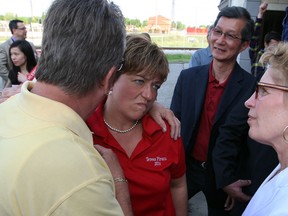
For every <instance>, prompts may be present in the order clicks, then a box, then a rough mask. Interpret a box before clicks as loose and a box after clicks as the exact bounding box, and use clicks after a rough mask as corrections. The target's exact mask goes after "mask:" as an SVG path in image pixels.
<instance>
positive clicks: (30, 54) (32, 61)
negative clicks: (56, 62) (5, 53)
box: [9, 40, 37, 84]
mask: <svg viewBox="0 0 288 216" xmlns="http://www.w3.org/2000/svg"><path fill="white" fill-rule="evenodd" d="M14 47H18V48H19V50H20V51H21V52H23V53H24V55H25V57H26V69H27V71H29V72H30V71H31V70H32V69H33V68H34V67H35V66H36V64H37V62H36V58H35V54H34V51H33V49H32V47H31V45H30V43H29V42H28V41H26V40H17V41H14V42H13V43H12V44H11V46H10V48H9V56H10V59H11V49H12V48H14ZM11 61H12V59H11ZM18 72H20V67H18V66H16V65H14V63H13V68H12V70H11V71H10V72H9V79H10V80H11V82H12V84H19V82H18V79H17V75H18Z"/></svg>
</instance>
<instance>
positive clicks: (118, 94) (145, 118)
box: [87, 35, 187, 216]
mask: <svg viewBox="0 0 288 216" xmlns="http://www.w3.org/2000/svg"><path fill="white" fill-rule="evenodd" d="M168 71H169V67H168V62H167V59H166V57H165V54H164V53H163V51H162V50H161V49H160V48H159V47H158V46H157V45H156V44H154V43H152V42H151V41H150V40H149V39H148V38H145V37H144V36H143V35H132V36H131V35H130V36H129V37H127V48H126V51H125V54H124V61H123V62H122V64H121V67H120V68H119V69H118V71H117V72H116V76H115V79H114V84H113V87H112V88H111V91H110V92H109V93H108V96H107V98H106V99H105V101H104V102H103V103H102V105H100V106H99V107H98V108H97V110H96V111H95V112H94V114H93V115H92V116H91V117H90V118H89V119H88V121H87V124H88V126H89V127H90V129H91V130H92V131H93V132H94V134H93V139H94V143H95V144H100V145H101V146H104V147H106V148H110V149H112V150H113V151H114V153H116V155H117V157H118V159H119V161H120V164H121V165H122V168H123V171H124V175H125V178H126V179H127V182H126V179H115V184H126V183H128V186H129V190H130V197H131V202H132V208H133V211H134V215H136V216H137V215H138V216H140V215H141V216H146V215H147V216H151V215H153V216H160V215H161V216H162V215H163V216H164V215H165V216H170V215H171V216H173V215H179V216H185V215H187V188H186V177H185V171H186V167H185V156H184V149H183V144H182V141H181V139H180V138H179V139H177V140H173V139H172V138H171V137H170V135H169V133H163V132H162V129H161V127H160V126H159V125H158V124H157V123H156V122H155V121H154V120H153V119H152V118H151V116H150V115H149V114H148V113H147V111H148V110H149V109H150V108H151V106H152V104H153V102H154V101H155V100H156V97H157V91H158V89H159V88H160V86H161V84H162V83H163V82H164V81H165V80H166V78H167V75H168ZM167 128H168V129H169V130H170V128H169V125H168V124H167Z"/></svg>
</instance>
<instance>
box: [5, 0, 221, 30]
mask: <svg viewBox="0 0 288 216" xmlns="http://www.w3.org/2000/svg"><path fill="white" fill-rule="evenodd" d="M52 1H53V0H0V14H5V13H7V12H12V13H15V14H17V15H18V16H22V15H23V16H31V14H32V15H34V16H40V15H41V14H42V13H43V12H46V11H47V9H48V7H49V5H50V4H51V2H52ZM114 2H115V3H116V4H117V5H119V6H120V8H121V10H122V12H123V14H124V16H125V17H127V18H130V19H135V18H137V19H140V20H141V21H143V20H146V19H148V18H149V17H151V16H155V15H156V14H159V15H162V16H165V17H167V18H169V19H172V20H175V21H180V22H182V23H184V24H185V25H187V26H188V25H189V26H199V25H210V24H212V23H213V22H214V20H215V18H216V16H217V14H218V12H219V10H218V7H217V6H218V5H219V3H220V0H174V10H172V4H173V3H172V2H173V0H114ZM31 5H32V6H31ZM31 9H32V10H31ZM31 11H32V12H31ZM173 11H174V12H173Z"/></svg>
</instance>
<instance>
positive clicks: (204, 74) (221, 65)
mask: <svg viewBox="0 0 288 216" xmlns="http://www.w3.org/2000/svg"><path fill="white" fill-rule="evenodd" d="M253 29H254V22H253V20H252V19H251V16H250V14H249V12H248V11H247V10H246V9H245V8H243V7H226V8H224V9H223V10H221V11H220V12H219V14H218V16H217V18H216V21H215V22H214V28H213V29H212V32H211V36H210V47H211V52H212V55H213V60H212V62H211V63H210V64H207V65H203V66H198V67H192V68H188V69H186V70H183V71H182V72H181V74H180V76H179V78H178V81H177V83H176V86H175V90H174V94H173V97H172V102H171V109H172V111H173V112H174V113H175V115H176V117H177V118H179V120H180V121H181V135H182V139H183V144H184V147H185V151H186V165H187V173H186V175H187V184H188V185H187V186H188V196H189V199H190V198H191V197H193V196H194V195H195V194H197V193H198V192H199V191H203V193H204V195H205V197H206V200H207V205H208V215H209V216H212V215H213V216H215V215H216V216H218V215H219V216H225V215H230V210H231V209H232V208H233V202H234V200H233V198H234V197H231V194H229V193H228V195H229V196H227V192H226V191H224V190H223V188H224V187H225V186H226V185H229V184H231V183H233V182H234V181H236V180H237V179H239V176H238V173H237V171H238V170H237V167H226V164H225V161H224V164H221V162H220V163H218V161H216V162H215V160H213V157H212V155H213V154H214V151H215V150H216V146H217V145H218V143H219V142H221V140H225V142H226V140H228V141H229V139H230V138H231V139H234V138H235V137H237V135H238V131H237V128H236V131H230V132H231V133H222V132H221V130H220V129H221V127H222V126H223V125H224V124H225V123H226V122H227V121H229V114H230V112H231V110H233V109H234V108H235V107H236V106H240V105H239V103H238V102H239V101H242V100H243V106H242V107H241V109H242V110H244V112H245V111H246V112H247V109H246V108H245V107H244V100H246V99H247V98H248V97H249V96H250V95H251V94H252V92H253V91H254V86H255V78H254V77H253V76H252V75H251V74H249V73H248V72H247V71H245V70H244V69H242V68H241V67H240V65H239V64H238V63H237V61H236V59H237V56H238V54H239V53H240V52H242V51H244V50H245V49H246V48H247V47H248V46H249V41H250V39H251V36H252V33H253ZM242 98H243V99H242ZM247 113H248V112H247ZM247 113H246V115H247ZM246 120H247V117H246V118H243V119H237V121H236V122H233V123H235V124H237V125H240V126H241V125H245V124H247V123H246ZM231 124H232V122H231ZM239 129H240V130H242V127H240V128H239ZM225 132H226V131H225ZM240 132H241V134H242V131H240ZM238 138H239V140H241V139H242V140H245V141H246V139H247V133H246V135H244V133H243V137H238ZM217 153H218V152H216V155H217ZM236 166H238V164H236ZM223 168H225V169H223ZM219 170H220V171H219ZM219 175H222V176H225V177H227V178H221V179H220V178H218V176H219ZM216 178H218V179H216ZM219 179H220V180H219ZM249 184H250V181H247V180H245V182H244V181H243V182H241V186H246V185H249ZM241 195H242V197H241V198H242V199H243V200H245V201H247V200H249V198H250V197H248V196H247V195H245V194H243V193H242V194H241ZM192 214H193V213H192Z"/></svg>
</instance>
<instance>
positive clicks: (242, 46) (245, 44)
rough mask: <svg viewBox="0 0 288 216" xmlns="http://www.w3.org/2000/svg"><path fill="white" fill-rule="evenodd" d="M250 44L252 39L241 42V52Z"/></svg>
mask: <svg viewBox="0 0 288 216" xmlns="http://www.w3.org/2000/svg"><path fill="white" fill-rule="evenodd" d="M249 44H250V41H244V42H243V43H242V44H241V48H240V52H242V51H244V50H245V49H246V48H247V47H249ZM240 52H239V53H240Z"/></svg>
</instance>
